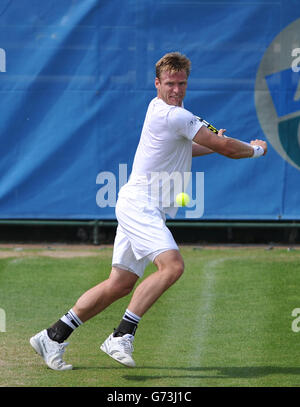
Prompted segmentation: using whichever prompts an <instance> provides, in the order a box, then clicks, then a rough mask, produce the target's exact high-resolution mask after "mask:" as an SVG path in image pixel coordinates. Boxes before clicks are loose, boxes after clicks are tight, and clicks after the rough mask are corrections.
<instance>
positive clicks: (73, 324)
mask: <svg viewBox="0 0 300 407" xmlns="http://www.w3.org/2000/svg"><path fill="white" fill-rule="evenodd" d="M60 320H61V321H63V322H64V323H65V324H67V325H69V327H70V328H72V329H73V331H74V329H75V328H78V327H79V326H80V325H82V324H83V322H82V321H80V319H79V318H78V316H77V315H76V314H75V312H74V311H73V309H72V308H71V309H70V311H68V312H67V313H66V314H65V315H64V316H63V317H61V318H60Z"/></svg>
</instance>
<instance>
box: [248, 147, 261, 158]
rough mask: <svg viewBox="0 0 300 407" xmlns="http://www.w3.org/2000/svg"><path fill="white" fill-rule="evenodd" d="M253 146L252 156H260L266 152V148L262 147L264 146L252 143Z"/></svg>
mask: <svg viewBox="0 0 300 407" xmlns="http://www.w3.org/2000/svg"><path fill="white" fill-rule="evenodd" d="M251 147H252V148H253V155H252V156H251V157H250V158H258V157H261V156H262V155H264V154H265V150H264V149H263V148H262V146H253V145H251Z"/></svg>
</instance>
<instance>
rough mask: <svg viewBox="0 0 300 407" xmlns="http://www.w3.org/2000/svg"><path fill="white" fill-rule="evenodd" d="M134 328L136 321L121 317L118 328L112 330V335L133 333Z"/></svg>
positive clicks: (135, 327)
mask: <svg viewBox="0 0 300 407" xmlns="http://www.w3.org/2000/svg"><path fill="white" fill-rule="evenodd" d="M136 329H137V324H136V323H134V322H129V321H126V320H125V319H122V321H121V322H120V325H119V326H118V328H117V329H115V330H114V333H113V336H123V335H126V334H130V335H134V334H135V331H136Z"/></svg>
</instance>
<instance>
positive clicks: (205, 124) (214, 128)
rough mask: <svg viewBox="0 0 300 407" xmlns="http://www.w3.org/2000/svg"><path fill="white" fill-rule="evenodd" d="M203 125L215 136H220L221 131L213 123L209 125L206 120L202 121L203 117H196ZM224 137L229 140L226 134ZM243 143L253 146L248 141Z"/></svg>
mask: <svg viewBox="0 0 300 407" xmlns="http://www.w3.org/2000/svg"><path fill="white" fill-rule="evenodd" d="M195 117H196V118H197V119H198V120H199V121H200V122H201V123H203V124H204V126H205V127H207V128H208V129H209V130H211V131H212V132H213V133H215V134H218V133H219V130H218V129H217V128H216V127H215V126H213V125H212V124H211V123H208V122H207V121H206V120H204V119H202V117H199V116H195ZM223 137H227V138H228V136H225V134H223ZM239 141H240V142H241V143H244V144H247V145H248V146H251V144H250V143H247V142H246V141H242V140H239Z"/></svg>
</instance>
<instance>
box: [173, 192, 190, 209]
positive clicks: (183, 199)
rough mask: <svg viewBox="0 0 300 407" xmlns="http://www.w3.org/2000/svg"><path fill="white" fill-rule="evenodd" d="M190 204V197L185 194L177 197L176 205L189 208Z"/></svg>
mask: <svg viewBox="0 0 300 407" xmlns="http://www.w3.org/2000/svg"><path fill="white" fill-rule="evenodd" d="M189 202H190V197H189V196H188V194H186V193H185V192H180V193H179V194H178V195H177V196H176V203H177V205H178V206H187V205H188V204H189Z"/></svg>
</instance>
